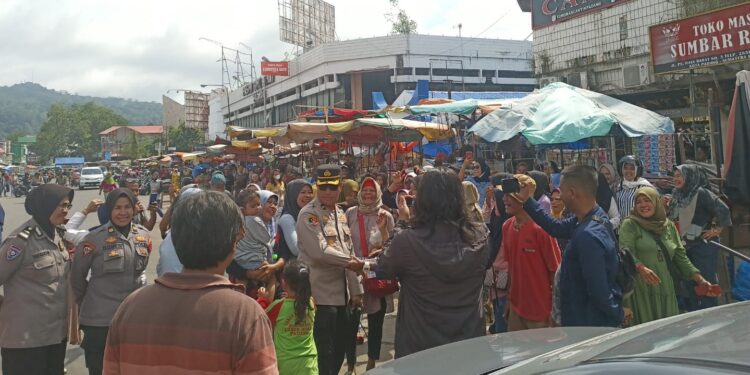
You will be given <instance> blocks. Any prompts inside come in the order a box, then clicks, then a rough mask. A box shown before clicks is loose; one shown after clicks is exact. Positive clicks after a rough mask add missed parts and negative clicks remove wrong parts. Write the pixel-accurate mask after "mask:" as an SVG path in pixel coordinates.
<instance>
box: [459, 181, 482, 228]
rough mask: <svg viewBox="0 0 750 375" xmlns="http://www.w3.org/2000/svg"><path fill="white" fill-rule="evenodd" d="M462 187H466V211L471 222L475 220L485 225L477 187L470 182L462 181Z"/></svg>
mask: <svg viewBox="0 0 750 375" xmlns="http://www.w3.org/2000/svg"><path fill="white" fill-rule="evenodd" d="M461 185H462V186H463V187H464V197H466V211H467V212H468V214H469V220H474V221H476V222H478V223H484V216H483V215H482V209H481V208H480V207H479V192H478V191H477V187H476V186H475V185H474V184H473V183H471V182H469V181H462V182H461Z"/></svg>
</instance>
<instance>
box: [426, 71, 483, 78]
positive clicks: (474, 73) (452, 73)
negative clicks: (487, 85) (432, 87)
mask: <svg viewBox="0 0 750 375" xmlns="http://www.w3.org/2000/svg"><path fill="white" fill-rule="evenodd" d="M432 75H433V76H438V77H440V76H454V77H462V76H463V77H479V69H432Z"/></svg>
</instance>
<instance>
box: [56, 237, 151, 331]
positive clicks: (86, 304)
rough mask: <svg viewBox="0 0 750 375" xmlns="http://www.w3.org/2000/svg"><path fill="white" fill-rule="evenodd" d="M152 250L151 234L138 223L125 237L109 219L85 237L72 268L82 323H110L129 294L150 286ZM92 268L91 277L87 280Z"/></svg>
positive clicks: (93, 324) (73, 284)
mask: <svg viewBox="0 0 750 375" xmlns="http://www.w3.org/2000/svg"><path fill="white" fill-rule="evenodd" d="M150 252H151V239H150V236H149V233H148V231H147V230H146V228H144V227H142V226H140V225H137V224H131V229H130V231H129V232H128V235H127V236H124V235H123V234H122V233H120V232H119V231H118V230H117V229H115V227H114V226H113V224H112V222H108V223H107V224H105V225H102V226H101V227H99V228H97V229H95V230H93V231H91V233H89V235H88V236H86V238H84V240H83V242H82V243H81V244H79V245H78V248H77V250H76V256H75V258H74V259H73V268H72V271H71V285H72V287H73V292H74V293H75V297H76V302H77V303H78V304H79V306H80V317H79V321H80V323H81V324H82V325H88V326H94V327H108V326H109V325H110V322H111V320H112V317H113V316H114V314H115V311H117V308H118V307H119V306H120V303H122V301H123V300H124V299H125V297H127V296H128V295H129V294H130V293H131V292H133V291H134V290H136V289H138V288H140V287H142V286H144V285H146V278H145V271H146V266H147V265H148V258H149V254H150ZM89 270H90V271H91V277H90V279H89V280H88V281H87V280H86V277H87V275H88V273H89Z"/></svg>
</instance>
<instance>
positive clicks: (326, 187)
mask: <svg viewBox="0 0 750 375" xmlns="http://www.w3.org/2000/svg"><path fill="white" fill-rule="evenodd" d="M338 188H339V187H338V186H337V185H331V184H325V185H318V190H321V191H332V190H336V189H338Z"/></svg>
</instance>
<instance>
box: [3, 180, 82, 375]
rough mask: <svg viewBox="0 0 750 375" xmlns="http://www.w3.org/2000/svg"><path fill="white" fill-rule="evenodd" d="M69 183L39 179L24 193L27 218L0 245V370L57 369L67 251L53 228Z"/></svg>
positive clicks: (65, 205)
mask: <svg viewBox="0 0 750 375" xmlns="http://www.w3.org/2000/svg"><path fill="white" fill-rule="evenodd" d="M72 200H73V189H70V188H67V187H64V186H60V185H57V184H45V185H40V186H39V187H37V188H35V189H33V190H32V191H31V192H30V193H29V195H28V196H27V197H26V203H25V204H24V206H25V208H26V212H27V213H29V214H30V215H31V216H32V218H31V219H30V220H28V221H27V222H25V223H23V224H22V225H21V226H20V227H18V229H16V230H14V231H13V233H11V235H10V236H8V239H7V240H6V241H5V242H4V243H3V244H2V247H0V285H3V286H4V287H5V301H4V302H3V304H2V306H1V307H0V347H2V350H1V354H2V358H3V365H2V370H3V371H2V372H3V374H6V375H14V374H24V375H26V374H54V375H59V374H62V373H63V368H64V362H65V347H66V341H67V335H68V272H69V271H70V262H69V259H70V258H69V256H68V252H67V251H66V250H65V247H64V246H63V245H62V242H61V237H60V236H59V234H58V233H57V230H56V228H57V227H59V226H61V225H63V224H64V223H65V216H66V215H67V214H68V210H69V209H70V202H71V201H72Z"/></svg>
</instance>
